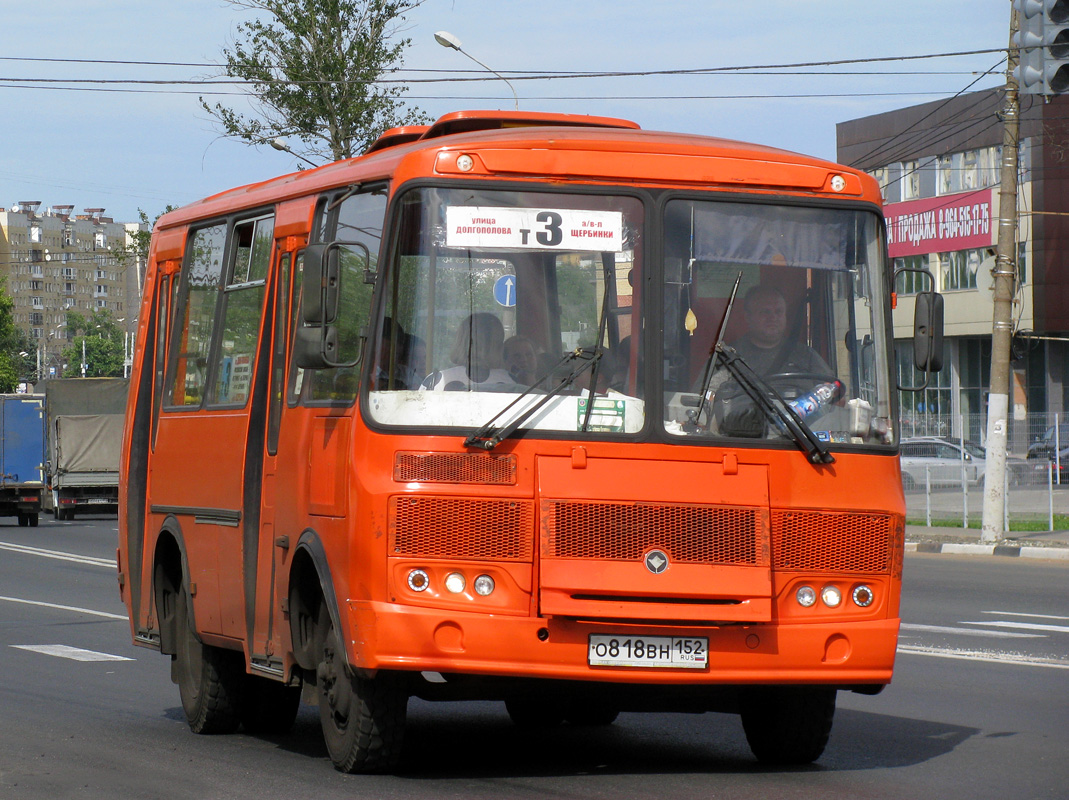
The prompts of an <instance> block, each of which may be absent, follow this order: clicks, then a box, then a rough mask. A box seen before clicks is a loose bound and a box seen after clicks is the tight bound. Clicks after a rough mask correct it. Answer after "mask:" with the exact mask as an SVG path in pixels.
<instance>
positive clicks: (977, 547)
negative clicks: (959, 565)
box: [906, 542, 1069, 561]
mask: <svg viewBox="0 0 1069 800" xmlns="http://www.w3.org/2000/svg"><path fill="white" fill-rule="evenodd" d="M906 552H907V553H945V554H948V555H969V556H1010V557H1012V558H1038V559H1045V560H1060V561H1069V547H1022V546H1020V545H1009V544H962V543H959V542H906Z"/></svg>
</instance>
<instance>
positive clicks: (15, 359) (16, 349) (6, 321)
mask: <svg viewBox="0 0 1069 800" xmlns="http://www.w3.org/2000/svg"><path fill="white" fill-rule="evenodd" d="M14 308H15V301H14V300H13V299H12V298H11V295H9V294H8V293H7V285H6V281H5V280H4V279H3V278H0V392H3V393H10V392H14V391H15V390H16V389H17V388H18V385H19V380H20V379H25V378H30V377H32V375H33V372H34V370H35V369H36V361H35V360H34V349H35V348H34V346H33V345H32V344H30V341H29V339H28V338H27V337H26V334H25V333H23V332H22V331H21V330H20V329H19V328H18V327H17V326H16V325H15V316H14V313H13V312H14ZM23 353H25V355H22V354H23Z"/></svg>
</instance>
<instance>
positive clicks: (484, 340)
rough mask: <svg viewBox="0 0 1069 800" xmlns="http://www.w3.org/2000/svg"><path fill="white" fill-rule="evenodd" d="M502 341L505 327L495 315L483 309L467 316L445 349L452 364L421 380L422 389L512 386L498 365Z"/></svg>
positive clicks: (460, 389) (471, 389)
mask: <svg viewBox="0 0 1069 800" xmlns="http://www.w3.org/2000/svg"><path fill="white" fill-rule="evenodd" d="M504 343H505V328H504V326H503V325H502V324H501V320H499V319H498V318H497V317H496V316H494V315H493V314H491V313H489V312H486V311H480V312H476V313H474V314H470V315H468V317H466V318H465V320H464V321H463V322H461V323H460V327H458V328H457V334H456V339H455V341H454V342H453V349H452V350H450V351H449V360H450V361H452V362H453V366H452V367H449V368H447V369H443V370H441V371H439V372H432V373H431V374H430V375H428V376H427V377H426V378H425V379H424V380H423V388H425V389H433V390H435V391H468V392H473V391H480V390H487V389H489V390H490V391H495V389H493V388H490V387H494V386H498V387H500V385H501V384H509V385H512V384H513V380H512V376H511V375H509V373H508V371H507V370H505V369H503V368H502V367H501V351H502V347H503V345H504ZM498 390H499V389H498Z"/></svg>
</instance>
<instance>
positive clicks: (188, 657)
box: [171, 591, 245, 734]
mask: <svg viewBox="0 0 1069 800" xmlns="http://www.w3.org/2000/svg"><path fill="white" fill-rule="evenodd" d="M188 607H189V596H188V595H187V594H186V593H185V592H184V591H179V592H178V594H177V596H176V598H175V618H176V619H175V623H176V624H175V627H176V636H175V654H174V658H173V661H172V665H171V679H172V680H173V681H174V682H175V683H177V684H178V693H179V694H180V695H181V697H182V710H183V711H185V712H186V720H187V721H188V722H189V729H190V730H191V731H193V733H205V734H207V733H233V732H234V731H236V730H237V728H238V724H239V723H240V721H241V720H240V717H239V713H238V711H239V702H240V696H241V684H242V679H243V678H244V677H245V670H244V664H243V663H242V662H243V656H242V654H241V653H238V652H236V651H233V650H223V649H222V648H219V647H213V646H211V645H206V644H203V643H202V642H201V641H200V640H199V639H198V638H197V637H196V635H195V634H194V633H193V630H192V628H191V627H190V625H189V614H188V613H187V612H188Z"/></svg>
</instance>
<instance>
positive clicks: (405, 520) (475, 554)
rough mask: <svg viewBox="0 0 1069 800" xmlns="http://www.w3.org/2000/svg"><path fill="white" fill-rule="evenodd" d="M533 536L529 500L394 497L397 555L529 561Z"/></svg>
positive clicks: (392, 527)
mask: <svg viewBox="0 0 1069 800" xmlns="http://www.w3.org/2000/svg"><path fill="white" fill-rule="evenodd" d="M533 539H534V506H533V504H532V503H530V502H522V501H517V500H496V499H492V500H482V499H472V498H465V497H427V496H424V495H421V496H419V497H414V496H404V495H401V496H397V497H393V498H391V499H390V550H391V552H392V553H393V555H397V556H408V557H417V558H461V559H476V560H494V561H530V560H531V557H532V553H533V545H532V542H533Z"/></svg>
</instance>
